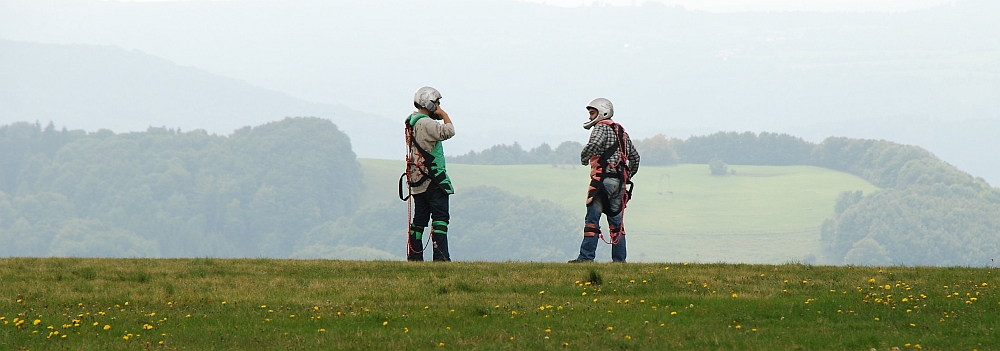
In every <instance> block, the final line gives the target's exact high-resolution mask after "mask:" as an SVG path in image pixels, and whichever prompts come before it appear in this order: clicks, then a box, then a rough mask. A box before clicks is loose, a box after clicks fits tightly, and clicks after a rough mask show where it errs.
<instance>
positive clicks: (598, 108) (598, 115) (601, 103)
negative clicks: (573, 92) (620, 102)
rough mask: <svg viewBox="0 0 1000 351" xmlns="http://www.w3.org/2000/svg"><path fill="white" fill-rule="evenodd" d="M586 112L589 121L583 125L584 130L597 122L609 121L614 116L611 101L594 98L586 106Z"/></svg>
mask: <svg viewBox="0 0 1000 351" xmlns="http://www.w3.org/2000/svg"><path fill="white" fill-rule="evenodd" d="M587 112H588V113H589V114H590V121H588V122H587V123H584V124H583V128H584V129H590V127H593V126H594V125H595V124H597V122H600V121H603V120H606V119H611V117H612V116H614V115H615V107H614V105H612V104H611V100H608V99H605V98H596V99H594V100H593V101H591V102H590V104H588V105H587Z"/></svg>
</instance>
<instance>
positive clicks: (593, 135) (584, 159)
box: [580, 123, 639, 177]
mask: <svg viewBox="0 0 1000 351" xmlns="http://www.w3.org/2000/svg"><path fill="white" fill-rule="evenodd" d="M622 134H624V135H625V147H626V150H628V173H629V177H633V176H635V174H636V173H638V172H639V153H638V152H636V151H635V146H633V145H632V139H631V138H629V137H628V133H625V131H624V129H623V130H622ZM616 138H617V137H616V136H615V130H614V129H613V128H611V125H609V124H604V123H598V124H596V125H594V127H593V128H592V130H591V131H590V141H588V142H587V145H586V146H584V147H583V151H581V152H580V164H582V165H584V166H586V165H588V164H590V158H591V157H594V156H597V157H600V156H601V155H602V154H604V150H607V149H609V148H611V147H613V146H614V144H615V139H616ZM620 160H621V155H620V154H619V153H617V152H616V153H613V154H611V157H609V158H608V164H609V165H614V164H617V163H618V162H619V161H620ZM608 168H609V169H607V170H605V172H608V173H615V170H614V168H612V167H608Z"/></svg>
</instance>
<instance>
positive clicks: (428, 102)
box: [413, 87, 441, 113]
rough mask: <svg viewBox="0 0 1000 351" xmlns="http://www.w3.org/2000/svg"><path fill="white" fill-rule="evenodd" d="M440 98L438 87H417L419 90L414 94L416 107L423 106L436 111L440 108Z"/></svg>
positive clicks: (432, 111)
mask: <svg viewBox="0 0 1000 351" xmlns="http://www.w3.org/2000/svg"><path fill="white" fill-rule="evenodd" d="M440 99H441V93H440V92H438V91H437V89H434V88H431V87H423V88H420V89H417V92H416V93H414V94H413V105H414V106H415V107H416V108H423V109H426V110H427V111H430V112H431V113H434V111H437V109H438V100H440Z"/></svg>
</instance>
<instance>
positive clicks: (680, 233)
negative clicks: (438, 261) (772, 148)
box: [359, 159, 877, 263]
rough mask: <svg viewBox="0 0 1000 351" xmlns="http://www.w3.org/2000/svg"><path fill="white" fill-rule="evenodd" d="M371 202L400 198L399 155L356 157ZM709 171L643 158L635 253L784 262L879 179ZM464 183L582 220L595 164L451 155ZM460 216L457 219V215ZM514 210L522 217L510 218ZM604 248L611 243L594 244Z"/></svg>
mask: <svg viewBox="0 0 1000 351" xmlns="http://www.w3.org/2000/svg"><path fill="white" fill-rule="evenodd" d="M359 162H360V163H361V166H362V169H363V171H364V173H365V179H366V180H365V181H366V185H367V187H368V190H367V193H366V196H365V200H363V201H365V202H366V204H375V203H379V202H386V201H390V202H391V201H398V200H397V199H396V193H395V192H396V185H395V184H396V182H397V181H398V178H399V174H400V173H402V169H403V162H402V161H393V160H376V159H359ZM730 168H731V169H735V170H736V174H735V175H727V176H722V177H719V176H711V175H710V174H709V171H708V166H707V165H697V164H685V165H679V166H670V167H642V168H640V171H639V174H637V175H636V177H635V178H634V181H635V182H636V186H635V193H634V196H633V200H632V201H631V202H630V203H629V208H628V210H627V211H626V214H625V228H626V230H627V232H628V233H629V234H628V235H629V236H628V239H629V241H628V243H629V257H630V260H632V261H698V262H757V263H783V262H788V261H794V260H801V259H802V258H803V257H805V256H806V255H808V254H814V255H817V256H820V257H819V259H820V261H822V259H823V257H822V256H821V250H820V246H819V245H820V244H819V226H820V224H821V223H822V222H823V220H824V219H827V218H831V217H833V215H834V212H833V207H834V202H835V199H836V198H837V195H838V194H840V192H842V191H846V190H862V191H864V192H865V193H870V192H872V191H874V190H877V188H876V187H875V186H873V185H871V184H870V183H868V182H866V181H864V180H862V179H861V178H858V177H856V176H853V175H850V174H847V173H842V172H837V171H832V170H828V169H824V168H818V167H811V166H782V167H778V166H738V165H737V166H731V167H730ZM448 169H449V172H450V174H451V178H452V180H453V182H454V183H455V187H456V189H457V192H458V193H459V194H460V193H461V191H462V189H463V188H471V187H475V186H480V185H490V186H496V187H499V188H501V189H503V190H505V191H508V192H511V193H514V194H516V195H521V196H532V197H535V198H539V199H547V200H550V201H553V202H555V203H557V204H560V205H562V206H563V207H565V208H566V209H569V210H571V211H574V212H579V214H580V223H581V228H582V226H583V225H582V223H583V215H584V212H585V210H584V198H585V195H586V193H585V192H586V188H587V184H588V178H587V174H588V172H589V169H588V168H586V167H583V166H576V167H573V166H562V167H554V166H552V165H505V166H491V165H468V164H449V165H448ZM455 220H461V219H455ZM511 220H516V218H512V219H511ZM598 251H599V252H598V255H599V257H598V258H603V259H607V258H608V257H605V256H610V253H608V252H609V251H610V250H609V248H607V247H605V246H603V245H602V246H601V247H599V248H598Z"/></svg>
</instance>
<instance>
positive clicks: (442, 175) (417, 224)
mask: <svg viewBox="0 0 1000 351" xmlns="http://www.w3.org/2000/svg"><path fill="white" fill-rule="evenodd" d="M413 106H414V107H416V108H417V111H414V112H413V113H411V114H410V116H409V117H407V118H406V121H405V122H406V123H405V125H406V146H407V157H406V163H407V165H406V166H407V167H406V168H407V169H406V173H405V174H404V175H403V177H400V182H403V178H404V177H405V178H406V182H407V184H405V185H403V184H401V187H400V199H404V200H405V199H406V198H404V197H403V194H402V187H403V186H407V187H408V188H409V189H408V190H409V195H408V196H407V198H409V197H412V199H413V202H414V206H413V220H412V222H410V229H409V234H408V237H407V241H408V244H407V255H406V259H407V260H409V261H423V260H424V254H423V251H424V246H423V245H422V237H423V232H424V228H426V227H427V222H428V221H430V219H431V216H433V218H434V222H431V241H432V242H433V259H434V261H438V262H449V261H451V254H450V252H449V251H448V223H449V222H450V220H451V217H450V214H449V211H448V196H449V195H451V194H454V193H455V190H454V189H453V188H452V186H451V179H450V178H449V177H448V171H447V169H446V167H445V158H444V148H443V146H442V145H441V144H442V141H445V140H448V139H450V138H451V137H452V136H454V135H455V127H454V125H452V123H451V117H450V116H448V113H447V112H445V111H444V109H442V108H441V93H440V92H438V91H437V89H434V88H431V87H422V88H420V89H418V90H417V92H416V93H415V94H414V95H413ZM438 121H442V122H443V123H440V122H438Z"/></svg>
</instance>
